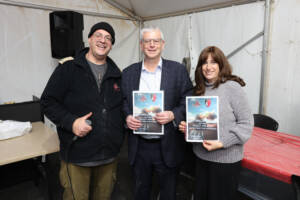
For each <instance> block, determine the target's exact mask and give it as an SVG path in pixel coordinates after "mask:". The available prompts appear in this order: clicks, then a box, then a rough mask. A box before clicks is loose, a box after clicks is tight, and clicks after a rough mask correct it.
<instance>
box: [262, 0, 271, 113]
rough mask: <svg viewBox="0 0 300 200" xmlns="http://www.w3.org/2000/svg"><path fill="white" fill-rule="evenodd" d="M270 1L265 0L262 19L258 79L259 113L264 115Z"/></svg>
mask: <svg viewBox="0 0 300 200" xmlns="http://www.w3.org/2000/svg"><path fill="white" fill-rule="evenodd" d="M270 2H271V1H270V0H265V17H264V36H263V49H262V64H261V78H260V95H259V113H260V114H263V113H265V102H266V99H265V97H266V90H265V89H266V88H267V83H266V80H267V79H266V75H267V74H266V70H267V66H268V53H269V31H270V30H269V29H270V13H271V6H270Z"/></svg>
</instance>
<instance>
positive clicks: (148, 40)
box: [143, 39, 162, 45]
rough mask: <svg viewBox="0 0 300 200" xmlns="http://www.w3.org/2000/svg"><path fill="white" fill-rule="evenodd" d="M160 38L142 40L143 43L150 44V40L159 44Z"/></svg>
mask: <svg viewBox="0 0 300 200" xmlns="http://www.w3.org/2000/svg"><path fill="white" fill-rule="evenodd" d="M161 40H162V39H145V40H144V39H143V42H144V43H145V44H147V45H148V44H151V42H153V44H155V45H158V44H160V42H161Z"/></svg>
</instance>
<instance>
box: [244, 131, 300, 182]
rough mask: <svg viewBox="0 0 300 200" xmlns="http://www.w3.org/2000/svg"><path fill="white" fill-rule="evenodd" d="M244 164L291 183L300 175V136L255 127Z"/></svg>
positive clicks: (251, 168)
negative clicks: (292, 178)
mask: <svg viewBox="0 0 300 200" xmlns="http://www.w3.org/2000/svg"><path fill="white" fill-rule="evenodd" d="M242 166H243V167H245V168H248V169H250V170H253V171H255V172H258V173H260V174H263V175H266V176H269V177H272V178H274V179H277V180H280V181H283V182H286V183H289V184H291V183H292V181H291V176H292V175H296V176H300V137H298V136H294V135H289V134H285V133H280V132H275V131H270V130H266V129H262V128H257V127H254V129H253V132H252V136H251V138H250V139H249V141H248V142H247V143H246V144H245V152H244V159H243V161H242Z"/></svg>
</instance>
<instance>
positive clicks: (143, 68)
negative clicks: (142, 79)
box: [142, 57, 162, 72]
mask: <svg viewBox="0 0 300 200" xmlns="http://www.w3.org/2000/svg"><path fill="white" fill-rule="evenodd" d="M144 61H145V60H143V63H142V71H144V72H145V71H147V72H148V70H147V69H146V68H145V65H144ZM161 69H162V59H161V57H160V58H159V62H158V66H157V68H156V70H161Z"/></svg>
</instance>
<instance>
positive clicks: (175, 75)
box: [121, 59, 193, 167]
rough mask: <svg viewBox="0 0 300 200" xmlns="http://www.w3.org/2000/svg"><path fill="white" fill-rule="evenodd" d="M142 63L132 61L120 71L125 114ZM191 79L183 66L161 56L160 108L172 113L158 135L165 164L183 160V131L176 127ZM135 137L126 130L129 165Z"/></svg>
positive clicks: (136, 138) (189, 92)
mask: <svg viewBox="0 0 300 200" xmlns="http://www.w3.org/2000/svg"><path fill="white" fill-rule="evenodd" d="M141 70H142V62H139V63H134V64H132V65H130V66H129V67H127V68H126V69H124V70H123V73H122V87H121V88H122V94H123V111H124V113H125V117H127V116H128V115H132V112H133V108H132V105H133V104H132V91H134V90H138V89H139V85H140V76H141ZM192 88H193V85H192V82H191V80H190V78H189V75H188V72H187V70H186V68H185V66H184V65H182V64H180V63H178V62H175V61H170V60H165V59H162V74H161V86H160V89H161V90H163V91H164V110H165V111H172V112H173V113H174V117H175V119H174V121H173V122H174V123H172V122H169V123H167V124H165V126H164V135H163V136H162V138H161V140H162V141H161V149H162V155H163V160H164V162H165V164H166V165H167V166H169V167H175V166H177V165H178V164H180V163H181V162H182V161H183V156H184V151H185V140H184V134H183V133H180V132H179V130H178V125H179V123H180V121H182V120H184V121H186V120H185V112H186V110H185V97H186V96H190V95H192ZM138 139H139V136H138V135H136V134H133V133H132V130H129V134H128V157H129V163H130V164H131V165H132V164H133V163H134V160H135V155H136V152H137V149H138V141H139V140H138Z"/></svg>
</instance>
